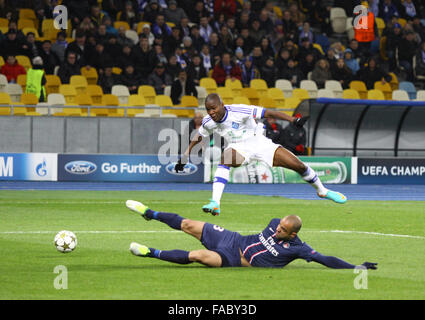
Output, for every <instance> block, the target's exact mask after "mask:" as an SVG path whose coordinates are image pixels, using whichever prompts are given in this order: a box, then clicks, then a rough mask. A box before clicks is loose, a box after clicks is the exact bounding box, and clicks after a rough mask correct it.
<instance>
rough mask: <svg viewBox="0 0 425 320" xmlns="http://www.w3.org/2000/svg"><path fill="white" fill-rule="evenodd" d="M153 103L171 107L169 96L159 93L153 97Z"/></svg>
mask: <svg viewBox="0 0 425 320" xmlns="http://www.w3.org/2000/svg"><path fill="white" fill-rule="evenodd" d="M155 104H157V105H159V106H160V107H172V106H173V101H171V98H170V97H169V96H166V95H163V94H160V95H157V96H156V97H155Z"/></svg>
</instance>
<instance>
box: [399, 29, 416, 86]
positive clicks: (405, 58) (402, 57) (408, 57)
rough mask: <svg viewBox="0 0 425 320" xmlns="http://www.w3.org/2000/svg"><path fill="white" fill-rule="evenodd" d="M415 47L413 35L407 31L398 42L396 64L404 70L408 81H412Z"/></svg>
mask: <svg viewBox="0 0 425 320" xmlns="http://www.w3.org/2000/svg"><path fill="white" fill-rule="evenodd" d="M417 47H418V44H417V42H416V41H415V33H414V32H413V31H407V33H406V35H405V37H404V38H403V39H402V40H401V41H400V48H399V50H398V63H399V64H400V66H401V67H403V68H404V69H405V70H406V73H407V80H408V81H413V56H414V55H415V54H416V50H417Z"/></svg>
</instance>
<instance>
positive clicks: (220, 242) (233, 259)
mask: <svg viewBox="0 0 425 320" xmlns="http://www.w3.org/2000/svg"><path fill="white" fill-rule="evenodd" d="M240 237H241V235H240V234H239V233H237V232H233V231H229V230H226V229H224V228H221V227H219V226H217V225H214V224H211V223H205V226H204V229H203V230H202V238H201V243H202V244H203V245H204V247H205V248H207V249H208V250H211V251H214V252H217V253H218V254H219V255H220V256H221V260H222V265H221V266H222V267H241V256H240V253H239V239H240Z"/></svg>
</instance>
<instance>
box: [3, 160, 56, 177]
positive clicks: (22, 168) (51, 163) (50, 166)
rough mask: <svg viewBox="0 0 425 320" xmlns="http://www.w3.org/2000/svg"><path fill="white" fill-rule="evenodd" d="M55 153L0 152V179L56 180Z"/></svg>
mask: <svg viewBox="0 0 425 320" xmlns="http://www.w3.org/2000/svg"><path fill="white" fill-rule="evenodd" d="M57 158H58V155H57V154H56V153H0V180H11V181H57V172H58V170H57Z"/></svg>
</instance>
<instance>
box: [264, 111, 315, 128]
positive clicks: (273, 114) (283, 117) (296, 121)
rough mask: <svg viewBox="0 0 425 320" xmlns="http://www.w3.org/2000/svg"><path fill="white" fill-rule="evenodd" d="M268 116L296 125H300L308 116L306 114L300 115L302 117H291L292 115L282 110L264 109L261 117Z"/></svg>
mask: <svg viewBox="0 0 425 320" xmlns="http://www.w3.org/2000/svg"><path fill="white" fill-rule="evenodd" d="M269 117H272V118H276V119H280V120H285V121H289V122H292V123H294V124H295V125H296V126H297V127H302V126H303V125H304V124H305V123H306V122H307V120H308V119H309V118H310V117H308V116H307V117H302V118H297V117H292V116H290V115H288V114H286V113H284V112H280V111H276V110H270V109H265V112H264V116H263V118H269Z"/></svg>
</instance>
